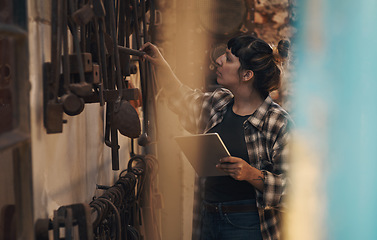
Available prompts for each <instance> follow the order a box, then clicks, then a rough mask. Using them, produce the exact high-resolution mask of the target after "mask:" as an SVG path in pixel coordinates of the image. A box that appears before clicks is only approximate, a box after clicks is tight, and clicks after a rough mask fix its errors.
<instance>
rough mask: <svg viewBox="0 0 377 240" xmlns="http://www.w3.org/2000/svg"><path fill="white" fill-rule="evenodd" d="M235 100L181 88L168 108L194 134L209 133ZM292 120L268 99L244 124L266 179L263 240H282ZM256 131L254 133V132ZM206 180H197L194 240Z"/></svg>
mask: <svg viewBox="0 0 377 240" xmlns="http://www.w3.org/2000/svg"><path fill="white" fill-rule="evenodd" d="M232 98H233V95H232V93H231V92H230V91H229V90H227V89H224V88H221V89H217V90H215V91H214V92H212V93H203V92H201V91H199V90H192V89H190V88H188V87H187V86H184V85H182V86H181V87H180V89H179V90H178V91H176V92H175V94H174V95H172V96H171V97H169V99H168V105H169V108H170V109H171V110H172V111H173V112H175V113H176V114H178V116H179V119H180V122H181V124H182V125H183V126H184V127H185V129H186V130H188V131H189V132H191V133H206V132H207V131H208V130H209V129H211V128H212V127H214V126H215V125H216V124H218V123H220V122H221V121H222V119H223V116H224V114H225V112H226V109H227V108H226V106H227V105H228V104H229V103H230V102H231V100H232ZM289 122H290V117H289V115H288V113H287V112H286V111H284V110H283V109H282V108H281V107H280V106H279V105H277V104H276V103H274V102H273V101H272V99H271V98H270V97H269V96H268V97H267V98H266V99H265V100H264V102H263V103H262V105H261V106H260V107H259V108H258V109H257V110H256V111H255V112H254V113H253V114H252V115H251V116H250V117H249V118H248V120H247V121H246V122H245V123H244V131H245V141H246V147H247V151H248V155H249V159H250V162H251V165H252V166H253V167H255V168H257V169H260V170H262V173H263V174H264V176H265V180H264V189H263V192H260V191H258V190H255V191H256V200H257V207H258V212H259V217H260V227H261V232H262V236H263V239H280V238H281V231H280V213H281V210H282V207H283V201H282V199H283V196H284V195H285V192H286V191H285V189H286V188H285V186H286V177H285V172H286V171H287V167H288V166H287V162H286V161H285V159H286V155H287V149H288V148H287V147H285V146H286V144H287V142H288V137H289V134H288V124H289ZM253 128H254V129H253ZM204 181H205V179H199V178H197V181H196V184H195V194H194V196H195V201H194V217H193V239H199V237H200V224H201V214H200V210H201V202H202V197H203V196H204V195H203V191H202V189H203V185H204Z"/></svg>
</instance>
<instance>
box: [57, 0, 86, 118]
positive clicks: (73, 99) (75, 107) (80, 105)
mask: <svg viewBox="0 0 377 240" xmlns="http://www.w3.org/2000/svg"><path fill="white" fill-rule="evenodd" d="M60 2H61V3H60V17H61V18H62V21H61V22H62V29H63V54H64V57H63V77H64V90H65V94H64V95H63V96H62V97H61V98H60V101H61V103H62V104H63V109H64V112H65V113H66V114H68V115H70V116H75V115H78V114H80V113H81V112H82V111H83V110H84V106H85V103H84V100H83V99H82V98H80V97H78V96H77V95H76V94H73V93H72V92H71V90H70V88H69V85H70V80H71V76H70V66H69V54H68V34H67V17H68V16H67V10H68V6H67V1H60Z"/></svg>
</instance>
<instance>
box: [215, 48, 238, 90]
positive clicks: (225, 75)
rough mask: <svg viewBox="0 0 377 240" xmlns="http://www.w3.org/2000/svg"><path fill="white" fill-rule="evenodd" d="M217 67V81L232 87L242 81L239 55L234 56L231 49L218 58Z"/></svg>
mask: <svg viewBox="0 0 377 240" xmlns="http://www.w3.org/2000/svg"><path fill="white" fill-rule="evenodd" d="M216 63H217V64H218V67H217V71H216V74H217V83H218V84H220V85H222V86H224V87H226V88H229V89H231V88H232V87H235V86H238V85H239V83H240V75H239V71H238V70H239V68H240V66H241V63H240V61H239V59H238V57H236V56H234V55H233V54H232V53H231V51H230V50H229V49H226V52H225V53H224V54H223V55H221V56H220V57H218V58H217V59H216Z"/></svg>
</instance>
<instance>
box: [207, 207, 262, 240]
mask: <svg viewBox="0 0 377 240" xmlns="http://www.w3.org/2000/svg"><path fill="white" fill-rule="evenodd" d="M246 204H255V200H242V201H234V202H225V203H217V205H224V206H228V205H246ZM200 239H201V240H245V239H248V240H261V239H262V235H261V231H260V223H259V214H258V212H257V211H255V212H242V213H222V212H217V213H216V212H208V211H206V210H205V209H204V207H203V208H202V228H201V237H200Z"/></svg>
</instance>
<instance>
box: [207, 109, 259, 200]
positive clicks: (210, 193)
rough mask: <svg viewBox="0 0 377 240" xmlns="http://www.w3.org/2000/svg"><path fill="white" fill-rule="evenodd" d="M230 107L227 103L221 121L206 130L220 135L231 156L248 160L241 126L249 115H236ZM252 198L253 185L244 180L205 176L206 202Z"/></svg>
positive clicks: (253, 193)
mask: <svg viewBox="0 0 377 240" xmlns="http://www.w3.org/2000/svg"><path fill="white" fill-rule="evenodd" d="M232 107H233V104H229V105H228V109H227V111H226V113H225V115H224V118H223V120H222V122H221V123H219V124H218V125H216V126H215V127H213V128H212V129H211V130H209V131H208V132H210V133H214V132H216V133H218V134H219V135H220V137H221V139H222V140H223V142H224V144H225V146H226V147H227V148H228V150H229V153H230V155H231V156H233V157H239V158H241V159H243V160H245V161H246V162H250V161H249V156H248V154H247V149H246V143H245V134H244V128H243V123H244V122H245V121H246V119H248V118H249V117H250V115H247V116H240V115H237V114H235V113H234V112H233V110H232ZM254 198H255V190H254V187H253V186H252V185H251V184H250V183H248V182H246V181H238V180H235V179H234V178H232V177H230V176H217V177H207V179H206V181H205V195H204V199H205V200H206V201H207V202H228V201H238V200H245V199H254Z"/></svg>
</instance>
